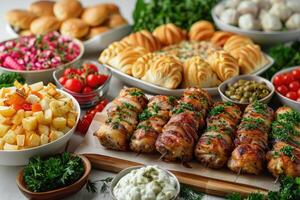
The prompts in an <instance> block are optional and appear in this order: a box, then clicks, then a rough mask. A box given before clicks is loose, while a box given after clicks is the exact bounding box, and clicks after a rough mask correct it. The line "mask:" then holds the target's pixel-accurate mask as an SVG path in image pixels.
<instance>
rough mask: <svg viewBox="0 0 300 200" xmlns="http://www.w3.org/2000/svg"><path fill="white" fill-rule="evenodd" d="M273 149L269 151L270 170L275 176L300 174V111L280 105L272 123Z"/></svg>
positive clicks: (295, 175)
mask: <svg viewBox="0 0 300 200" xmlns="http://www.w3.org/2000/svg"><path fill="white" fill-rule="evenodd" d="M271 138H272V139H273V143H274V144H273V149H272V150H271V151H269V152H268V153H267V160H268V170H269V171H270V172H271V173H272V174H273V176H275V177H279V176H280V175H286V176H293V177H297V176H300V113H299V112H297V111H295V110H293V109H291V108H289V107H280V108H278V109H277V111H276V121H274V122H273V124H272V133H271Z"/></svg>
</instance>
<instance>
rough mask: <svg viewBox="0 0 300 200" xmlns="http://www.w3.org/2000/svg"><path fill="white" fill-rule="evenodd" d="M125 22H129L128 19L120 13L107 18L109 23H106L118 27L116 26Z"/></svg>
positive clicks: (110, 26)
mask: <svg viewBox="0 0 300 200" xmlns="http://www.w3.org/2000/svg"><path fill="white" fill-rule="evenodd" d="M124 24H127V21H126V19H124V18H123V17H122V15H120V14H113V15H111V16H110V17H109V19H108V20H107V24H106V25H107V26H108V27H109V28H116V27H118V26H121V25H124Z"/></svg>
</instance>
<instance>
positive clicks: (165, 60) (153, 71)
mask: <svg viewBox="0 0 300 200" xmlns="http://www.w3.org/2000/svg"><path fill="white" fill-rule="evenodd" d="M182 71H183V66H182V63H181V62H180V61H178V60H177V59H176V58H174V57H173V56H162V57H160V58H158V59H156V60H155V61H154V62H153V64H151V66H150V69H149V70H148V71H147V72H146V74H145V76H143V77H142V80H144V81H147V82H150V83H153V84H155V85H159V86H161V87H165V88H169V89H175V88H177V87H178V86H179V85H180V83H181V81H182Z"/></svg>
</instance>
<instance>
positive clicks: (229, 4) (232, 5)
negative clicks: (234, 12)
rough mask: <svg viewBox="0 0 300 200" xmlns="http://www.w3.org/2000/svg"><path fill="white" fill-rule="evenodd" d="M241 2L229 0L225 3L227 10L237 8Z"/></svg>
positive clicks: (239, 0)
mask: <svg viewBox="0 0 300 200" xmlns="http://www.w3.org/2000/svg"><path fill="white" fill-rule="evenodd" d="M240 2H241V0H227V1H225V7H226V8H236V7H237V6H238V5H239V3H240Z"/></svg>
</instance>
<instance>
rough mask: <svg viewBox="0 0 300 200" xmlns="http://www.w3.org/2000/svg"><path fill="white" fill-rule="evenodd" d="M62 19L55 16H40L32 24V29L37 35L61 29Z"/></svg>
mask: <svg viewBox="0 0 300 200" xmlns="http://www.w3.org/2000/svg"><path fill="white" fill-rule="evenodd" d="M59 27H60V21H58V20H57V19H56V17H54V16H42V17H39V18H37V19H35V20H33V22H32V23H31V24H30V31H31V32H32V33H34V34H36V35H40V34H46V33H49V32H52V31H57V30H59Z"/></svg>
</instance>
